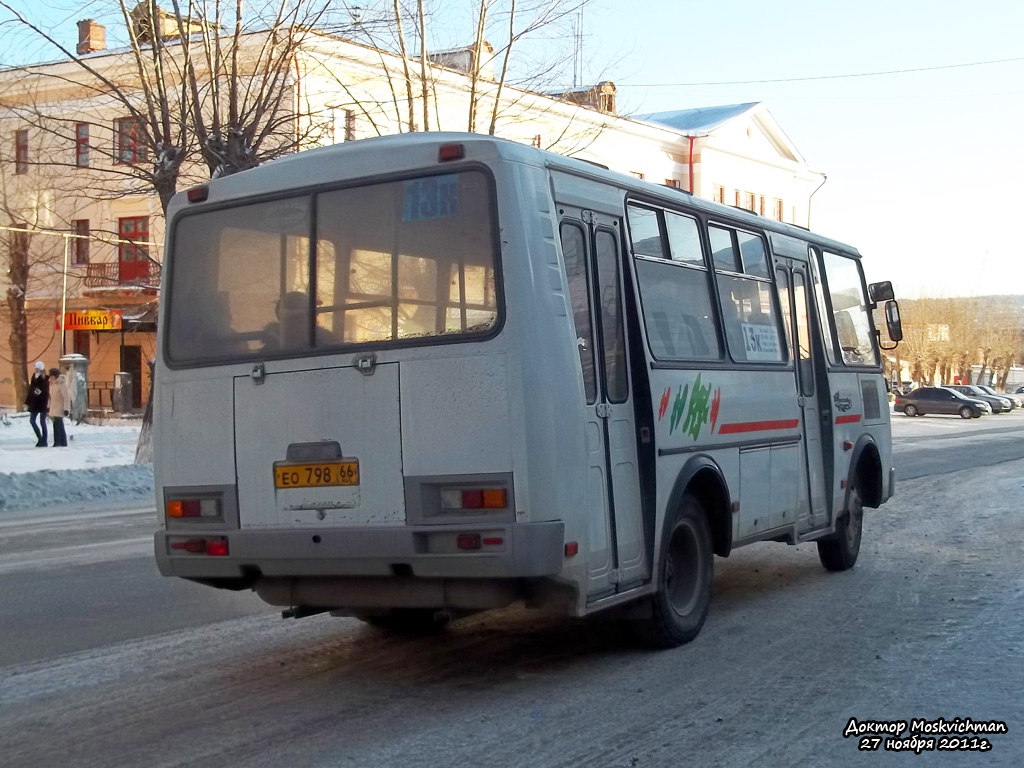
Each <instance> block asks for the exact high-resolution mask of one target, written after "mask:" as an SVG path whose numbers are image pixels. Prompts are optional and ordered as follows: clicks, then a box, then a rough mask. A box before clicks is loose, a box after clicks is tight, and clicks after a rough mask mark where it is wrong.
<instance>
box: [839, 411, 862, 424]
mask: <svg viewBox="0 0 1024 768" xmlns="http://www.w3.org/2000/svg"><path fill="white" fill-rule="evenodd" d="M858 421H860V414H859V413H851V414H849V415H848V416H836V424H856V423H857V422H858Z"/></svg>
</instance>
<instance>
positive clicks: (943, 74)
mask: <svg viewBox="0 0 1024 768" xmlns="http://www.w3.org/2000/svg"><path fill="white" fill-rule="evenodd" d="M8 1H9V2H12V3H13V4H14V5H15V6H18V7H21V8H23V9H25V10H26V11H27V12H28V13H29V14H30V15H36V16H37V18H38V15H37V14H38V13H43V14H45V15H46V16H48V21H49V22H50V26H53V27H57V28H58V29H61V30H66V33H67V35H66V36H67V43H68V44H69V45H73V44H74V42H75V40H76V37H75V34H76V32H75V26H74V21H75V20H77V19H79V18H84V17H88V16H96V17H98V18H100V17H102V15H103V12H104V11H109V10H111V9H112V7H116V4H113V5H112V0H87V2H85V3H80V2H74V3H71V2H70V0H56V1H55V2H53V3H52V4H47V6H45V8H47V9H48V10H42V8H44V6H40V5H39V4H38V0H8ZM497 1H498V2H504V0H497ZM383 2H384V0H366V1H365V2H364V3H363V5H364V7H365V6H372V5H373V4H374V3H383ZM430 2H433V3H434V4H435V5H436V6H437V10H438V12H437V13H436V14H435V16H434V19H433V21H432V33H431V35H430V37H432V38H435V39H434V40H430V41H429V42H430V43H431V46H432V47H434V48H436V47H437V45H438V44H439V43H440V44H441V45H445V46H447V45H453V44H457V43H458V41H460V40H461V41H462V42H466V41H468V40H469V39H471V37H472V33H473V23H474V13H473V8H474V7H475V5H476V3H477V2H478V0H428V4H429V3H430ZM566 2H568V0H566ZM167 4H168V5H169V3H167ZM351 4H352V3H350V5H351ZM385 5H386V6H387V7H390V6H391V0H387V2H386V3H384V5H382V7H384V6H385ZM334 6H336V7H337V8H340V7H342V6H343V2H342V0H334ZM410 7H414V4H413V5H411V6H410ZM583 33H584V34H583V40H584V43H583V63H584V66H583V73H584V74H583V80H584V81H586V82H593V81H597V80H601V79H610V80H612V81H613V82H615V84H616V86H617V87H618V89H619V90H618V107H619V112H620V113H622V114H630V113H647V112H657V111H663V110H671V109H683V108H690V107H703V106H716V105H724V104H738V103H745V102H763V103H764V105H765V106H766V107H767V109H768V111H769V112H770V113H771V114H772V116H773V117H774V118H775V119H776V121H777V122H778V123H779V125H780V126H781V127H782V129H783V131H785V133H786V134H787V135H788V136H789V138H790V139H791V140H792V141H793V142H794V143H795V145H796V146H797V148H798V149H799V150H800V152H801V154H802V155H803V157H804V159H805V160H806V161H807V163H808V164H809V165H810V166H811V167H812V168H813V169H815V170H817V171H821V172H823V173H824V174H826V176H827V181H826V182H825V184H824V186H822V187H821V189H820V190H819V191H818V192H817V193H816V194H815V195H814V197H813V200H812V208H811V222H810V223H811V228H812V229H813V230H815V231H817V232H820V233H822V234H824V235H828V236H830V237H834V238H836V239H838V240H842V241H845V242H848V243H850V244H852V245H854V246H856V247H857V248H858V249H859V250H860V251H861V253H862V254H864V266H865V271H866V273H867V277H868V280H869V281H876V280H886V279H888V280H892V281H893V282H894V284H895V286H896V289H897V294H898V296H900V297H904V298H917V297H921V296H964V295H986V294H1006V293H1013V294H1024V246H1022V245H1021V242H1020V240H1021V238H1020V236H1019V235H1018V234H1017V226H1016V220H1017V216H1016V215H1015V214H1017V213H1018V211H1017V208H1016V206H1017V205H1018V204H1024V195H1022V194H1020V192H1019V188H1021V187H1022V185H1024V149H1022V144H1021V141H1020V139H1019V138H1018V136H1017V132H1018V128H1019V126H1022V125H1024V44H1022V42H1021V41H1022V35H1024V2H1020V0H976V2H974V3H970V4H968V3H962V2H961V3H954V2H951V1H950V0H888V1H886V2H882V1H881V0H861V1H860V2H858V3H856V4H855V5H847V4H845V3H835V2H823V0H783V1H782V2H771V3H769V2H764V0H757V1H756V2H755V1H754V0H719V2H713V3H689V2H686V1H685V0H591V2H590V3H589V4H588V5H587V8H586V10H585V12H584V15H583ZM488 34H489V35H491V36H494V37H500V33H498V32H497V31H495V32H493V33H492V32H491V30H489V31H488ZM108 40H109V42H111V43H115V41H114V40H112V39H110V37H109V33H108ZM551 42H552V44H556V43H557V44H559V45H563V46H564V45H566V44H567V41H566V39H564V38H563V39H561V40H558V41H551ZM540 44H541V45H545V44H547V41H544V40H541V41H540ZM25 52H28V53H29V55H34V54H35V53H36V50H35V49H33V48H32V47H31V46H29V47H28V48H25V49H23V53H25ZM526 52H527V49H524V50H523V51H522V53H524V54H525V53H526ZM39 53H40V55H42V51H39ZM0 57H4V58H6V57H5V56H3V54H2V53H0ZM1006 59H1017V60H1016V61H1003V63H996V64H984V65H977V66H960V65H968V64H978V63H979V62H991V61H997V60H1006ZM894 70H925V71H916V72H900V73H897V74H886V75H877V76H867V77H841V76H844V75H860V74H865V73H875V72H890V71H894ZM569 72H570V74H571V69H570V70H569ZM807 78H818V79H807ZM756 80H761V81H763V80H775V81H778V80H783V81H787V82H746V83H743V84H735V85H695V84H697V83H702V84H703V83H732V82H735V81H756ZM571 84H572V83H571V82H568V83H566V85H571ZM688 84H689V85H688Z"/></svg>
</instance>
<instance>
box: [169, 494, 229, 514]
mask: <svg viewBox="0 0 1024 768" xmlns="http://www.w3.org/2000/svg"><path fill="white" fill-rule="evenodd" d="M167 516H168V517H220V499H219V498H208V499H175V500H173V501H168V502H167Z"/></svg>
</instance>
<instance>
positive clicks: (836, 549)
mask: <svg viewBox="0 0 1024 768" xmlns="http://www.w3.org/2000/svg"><path fill="white" fill-rule="evenodd" d="M863 528H864V503H863V501H862V500H861V497H860V489H859V488H857V483H854V484H853V487H852V488H851V489H850V504H849V508H848V509H847V510H846V511H845V512H843V515H842V517H840V518H839V522H838V523H837V524H836V532H835V534H834V535H832V536H829V537H828V538H826V539H821V540H820V541H819V542H818V559H819V560H821V564H822V565H823V566H825V567H826V568H827V569H828V570H830V571H846V570H849V569H850V568H853V566H854V565H855V564H856V562H857V555H858V554H860V539H861V532H862V530H863Z"/></svg>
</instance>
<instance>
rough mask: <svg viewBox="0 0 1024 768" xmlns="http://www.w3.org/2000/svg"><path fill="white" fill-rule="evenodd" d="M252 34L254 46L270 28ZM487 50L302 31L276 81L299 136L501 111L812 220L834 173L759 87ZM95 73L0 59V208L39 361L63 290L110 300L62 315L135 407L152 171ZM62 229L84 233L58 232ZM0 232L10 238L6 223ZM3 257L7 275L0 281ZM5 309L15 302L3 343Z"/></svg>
mask: <svg viewBox="0 0 1024 768" xmlns="http://www.w3.org/2000/svg"><path fill="white" fill-rule="evenodd" d="M197 24H198V22H197ZM79 30H80V38H79V39H80V44H79V53H80V54H81V55H83V56H85V57H86V60H87V61H88V64H89V66H90V67H91V68H92V69H93V70H94V71H96V72H98V73H101V74H103V75H104V76H105V77H108V78H116V79H119V81H120V82H125V81H126V80H127V81H129V82H130V79H131V77H132V76H133V72H134V73H135V74H134V76H135V77H136V78H137V77H138V74H137V71H136V70H134V69H133V67H134V63H133V58H132V52H131V51H130V50H118V51H107V50H104V44H105V31H104V30H103V28H102V27H100V26H99V25H97V24H95V23H94V22H91V21H88V20H87V21H83V22H80V23H79ZM246 41H247V42H246V44H247V45H248V46H250V48H251V49H255V48H256V47H258V45H259V43H260V41H261V38H260V36H259V35H252V36H248V37H247V38H246ZM491 56H492V51H491V49H490V46H488V45H487V44H486V43H485V44H484V46H482V54H481V55H475V52H474V50H473V48H472V47H471V48H466V49H462V50H458V51H445V52H438V53H435V54H433V55H432V56H430V59H431V61H430V62H429V63H428V64H427V80H428V83H427V87H426V88H423V83H422V82H421V80H420V75H419V72H420V62H419V61H418V60H417V61H413V60H412V59H409V60H407V62H403V60H402V58H401V57H400V56H397V55H395V54H393V53H389V52H387V51H382V50H379V49H376V48H372V47H369V46H366V45H362V44H360V43H356V42H352V41H350V40H346V39H343V38H340V37H337V36H332V35H327V34H321V33H318V32H308V34H307V35H306V37H305V39H304V41H303V43H302V45H301V47H300V49H299V52H298V54H297V55H296V56H295V57H294V63H293V64H292V65H291V66H290V68H289V72H288V75H287V78H286V79H285V81H284V82H282V83H281V85H280V87H281V88H283V89H285V92H284V98H285V102H286V105H287V110H288V111H289V112H290V113H291V114H293V115H294V116H295V119H294V121H293V123H294V125H293V128H289V129H287V130H294V135H293V136H289V137H286V139H287V141H288V142H291V143H293V144H297V145H298V146H299V147H300V148H306V147H311V146H315V145H317V144H323V143H331V142H341V141H350V140H356V139H360V138H365V137H368V136H377V135H384V134H391V133H397V132H403V131H409V130H422V129H423V128H424V125H425V124H427V125H428V127H429V128H430V129H431V130H445V131H465V130H470V129H474V130H476V131H478V132H484V133H486V132H490V131H491V123H492V121H493V123H494V128H493V132H494V133H495V135H498V136H501V137H504V138H508V139H511V140H514V141H520V142H524V143H530V144H534V145H536V146H540V147H542V148H545V149H549V150H551V151H554V152H559V153H562V154H567V155H573V156H575V157H579V158H581V159H585V160H590V161H593V162H597V163H600V164H602V165H606V166H608V167H609V168H611V169H612V170H616V171H621V172H623V173H629V174H632V175H634V176H638V177H642V178H645V179H647V180H648V181H653V182H656V183H664V184H668V185H671V186H674V187H678V188H681V189H684V190H690V191H692V192H693V193H694V194H696V195H699V196H701V197H705V198H710V199H717V200H719V201H722V202H725V203H729V204H734V205H738V206H741V207H744V208H748V209H750V210H753V211H755V212H756V213H760V214H761V215H764V216H768V217H772V218H777V219H781V220H784V221H787V222H792V223H796V224H801V225H806V223H807V216H808V208H809V200H810V197H811V195H812V194H813V192H814V191H815V189H816V188H817V187H818V186H820V184H821V183H822V182H823V180H824V176H823V174H821V173H818V172H816V171H813V170H812V169H810V168H809V167H808V166H807V164H806V162H805V161H804V160H803V158H802V157H801V156H800V154H799V152H798V151H797V150H796V148H795V147H794V146H793V144H792V142H791V141H789V139H788V138H787V137H786V135H785V134H784V133H783V131H782V130H781V128H780V127H779V126H778V124H777V123H776V122H775V120H774V119H773V118H772V117H771V115H770V114H769V113H768V111H767V110H766V109H765V107H764V106H763V105H761V104H741V105H734V106H727V107H713V108H704V109H688V110H680V111H678V112H665V113H658V114H652V115H643V116H635V117H633V118H630V117H625V116H620V115H617V114H616V113H615V111H616V110H615V107H616V105H615V96H616V88H615V85H614V84H613V83H611V82H607V81H606V82H602V83H599V84H598V85H595V86H594V87H592V88H587V89H582V90H579V91H573V92H570V93H565V94H559V95H557V96H552V95H549V94H540V93H534V92H530V91H524V90H520V89H516V88H513V87H510V86H508V85H504V86H501V85H500V84H499V83H498V82H496V81H495V79H494V74H493V66H491ZM243 60H244V56H243ZM403 64H408V68H407V67H405V66H403ZM474 68H475V70H474ZM407 69H408V71H409V72H411V75H410V77H409V79H408V80H407V79H406V71H407ZM95 83H96V78H95V77H94V76H93V75H90V74H89V73H88V72H87V71H85V70H84V69H83V68H82V67H81V66H80V65H79V64H77V63H75V62H72V61H62V62H55V63H48V64H47V63H44V64H38V65H33V66H31V67H20V68H15V69H8V70H4V71H2V72H0V141H2V151H0V166H2V167H0V174H2V176H0V178H2V180H3V186H4V195H3V200H0V225H2V226H7V225H9V224H11V223H12V222H13V223H19V222H20V223H21V224H24V225H27V226H28V227H29V228H30V229H32V230H33V232H34V233H35V234H33V235H32V237H31V246H30V248H31V255H32V259H33V269H32V273H31V275H30V278H29V284H28V289H27V292H26V312H27V315H28V337H29V338H28V350H27V355H28V363H29V365H31V363H32V361H34V360H36V359H43V360H45V361H46V362H47V365H48V366H49V365H51V364H54V363H55V362H56V359H57V357H58V356H59V354H60V352H61V348H62V345H61V339H60V338H59V335H60V334H59V332H57V333H55V332H54V328H55V320H54V319H55V318H56V317H58V315H59V313H60V311H61V306H62V301H63V300H64V299H65V298H66V308H67V310H68V311H69V312H70V311H74V312H79V313H81V312H83V311H86V310H91V311H94V312H105V313H107V315H108V317H111V318H114V317H115V315H116V313H118V312H119V313H120V320H121V325H120V326H119V327H115V325H116V321H114V320H112V321H111V322H112V323H113V324H112V325H109V326H108V327H107V328H106V329H103V330H95V329H94V330H69V331H67V332H66V339H65V345H64V346H65V348H66V351H67V352H79V353H81V354H84V355H86V356H87V357H89V358H90V359H91V360H92V365H91V372H90V377H91V379H92V381H93V382H94V383H95V384H94V389H95V391H94V392H93V393H92V395H91V396H92V398H93V401H92V402H91V404H92V405H93V406H94V407H96V406H100V405H103V406H106V405H108V404H109V401H108V399H107V398H109V393H107V394H105V393H104V392H103V391H102V390H103V389H104V388H105V385H107V384H109V383H110V382H112V380H113V374H114V372H116V371H119V370H128V371H129V372H131V373H132V374H133V376H134V379H135V381H136V382H137V385H136V388H135V390H136V391H135V393H134V401H135V406H136V407H138V406H140V405H141V404H142V403H144V402H145V399H146V396H147V390H148V386H149V383H148V370H147V367H146V366H145V365H144V364H143V361H144V360H147V359H149V358H151V357H152V356H153V347H154V344H155V325H154V320H155V311H156V310H155V305H156V301H157V296H156V291H155V290H154V286H155V284H156V280H157V277H158V272H159V259H160V258H161V254H160V248H159V243H160V242H162V237H163V221H162V207H161V204H160V200H159V198H158V196H157V195H156V194H155V193H154V192H153V191H152V189H151V188H149V189H147V188H146V186H145V185H144V184H141V185H140V183H139V181H138V179H133V177H132V175H131V170H132V168H133V167H136V166H142V165H144V164H146V163H152V162H153V157H154V152H153V150H152V149H151V148H148V147H146V146H144V145H143V144H142V143H141V142H140V141H138V139H137V136H136V132H135V130H134V129H133V121H132V119H131V117H130V115H128V114H126V109H125V107H124V105H123V104H122V103H120V102H118V101H117V99H115V98H113V97H112V96H110V95H109V94H104V93H103V92H102V90H97V88H96V87H95ZM407 84H408V85H407ZM409 86H411V87H409ZM499 91H500V93H499ZM424 92H426V93H427V98H426V101H427V104H426V110H424V103H423V101H424V99H423V93H424ZM471 105H474V107H473V108H472V109H471ZM495 105H497V106H495ZM410 123H411V124H410ZM207 173H208V171H207V170H206V169H205V167H204V166H203V165H202V163H201V162H199V161H198V160H194V161H191V162H188V163H186V165H185V166H183V169H182V176H181V180H180V181H179V188H182V187H184V186H188V185H189V184H191V183H196V182H198V181H201V180H202V179H203V178H205V175H206V174H207ZM70 234H75V235H78V237H75V238H66V237H64V235H70ZM0 235H5V237H3V238H2V242H3V247H5V248H6V247H9V245H10V240H11V237H10V236H11V233H10V232H3V231H0ZM65 242H67V244H68V254H67V257H68V258H67V261H68V270H67V278H68V279H67V286H66V289H65V287H64V280H63V277H64V272H65V270H64V268H63V263H64V261H63V257H64V245H65ZM147 244H149V245H147ZM3 256H6V254H0V259H2V257H3ZM3 260H4V261H6V260H5V259H3ZM4 272H5V271H0V290H3V291H6V289H7V288H8V284H9V283H7V282H5V281H7V280H8V277H7V275H6V274H4ZM10 322H11V319H10V312H9V310H8V308H7V307H6V305H5V306H4V307H3V308H2V309H0V345H2V348H3V351H4V355H3V356H4V357H9V355H8V354H7V351H8V350H7V349H6V347H7V339H8V336H9V329H10ZM14 399H15V397H14V387H13V379H12V377H11V375H10V373H9V372H8V371H0V405H12V404H13V403H14Z"/></svg>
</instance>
